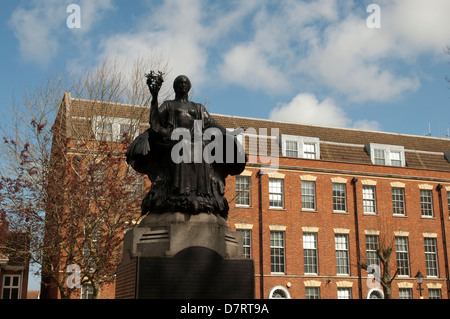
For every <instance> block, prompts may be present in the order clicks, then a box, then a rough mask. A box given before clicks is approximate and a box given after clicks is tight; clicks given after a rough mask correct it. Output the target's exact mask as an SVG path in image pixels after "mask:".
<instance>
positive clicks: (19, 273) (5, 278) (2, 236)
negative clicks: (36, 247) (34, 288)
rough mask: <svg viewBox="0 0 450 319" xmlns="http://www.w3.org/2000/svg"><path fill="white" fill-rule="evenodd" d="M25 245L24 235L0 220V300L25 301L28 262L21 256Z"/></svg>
mask: <svg viewBox="0 0 450 319" xmlns="http://www.w3.org/2000/svg"><path fill="white" fill-rule="evenodd" d="M27 245H28V244H27V238H26V236H25V234H23V233H17V232H11V231H9V230H8V225H7V223H6V221H5V220H3V219H0V299H27V292H28V270H29V261H28V260H26V259H25V258H24V257H23V254H21V253H22V250H23V249H24V247H27ZM19 250H20V256H19V253H17V252H18V251H19Z"/></svg>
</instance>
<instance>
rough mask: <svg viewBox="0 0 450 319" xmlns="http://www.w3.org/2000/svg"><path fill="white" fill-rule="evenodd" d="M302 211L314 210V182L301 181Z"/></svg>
mask: <svg viewBox="0 0 450 319" xmlns="http://www.w3.org/2000/svg"><path fill="white" fill-rule="evenodd" d="M302 209H311V210H315V209H316V182H309V181H302Z"/></svg>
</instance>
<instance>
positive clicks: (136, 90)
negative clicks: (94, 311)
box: [0, 57, 167, 298]
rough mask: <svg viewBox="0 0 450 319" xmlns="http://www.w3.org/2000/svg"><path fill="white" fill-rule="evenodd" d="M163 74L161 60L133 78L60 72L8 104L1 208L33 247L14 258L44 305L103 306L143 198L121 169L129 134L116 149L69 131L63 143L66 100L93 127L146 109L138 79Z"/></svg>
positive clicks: (113, 70)
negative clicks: (121, 108) (76, 302)
mask: <svg viewBox="0 0 450 319" xmlns="http://www.w3.org/2000/svg"><path fill="white" fill-rule="evenodd" d="M166 68H167V64H165V63H164V62H163V59H162V58H161V57H158V58H156V59H155V58H151V59H150V60H148V61H147V60H144V59H138V60H137V61H136V62H135V64H134V65H133V66H132V67H131V68H127V66H125V65H123V64H120V63H118V62H117V61H111V60H108V59H107V60H105V61H104V62H103V63H102V64H100V65H99V66H98V67H97V68H95V69H94V70H85V71H83V72H81V73H79V74H77V75H71V76H68V75H66V74H61V73H58V72H57V71H56V72H55V73H54V74H53V75H51V76H50V77H49V78H48V80H47V81H46V82H44V83H42V84H41V85H36V86H34V87H31V86H28V87H27V88H26V89H25V90H24V92H23V94H22V95H21V96H20V98H16V97H15V96H13V98H12V100H11V103H10V105H9V107H8V109H9V110H10V114H11V116H10V117H9V118H10V121H9V125H8V126H4V127H2V132H3V141H2V143H1V144H0V147H1V149H0V150H1V154H0V156H2V159H1V163H2V169H1V170H0V207H1V213H2V216H3V219H4V222H5V223H8V226H9V228H10V229H11V230H12V231H18V232H21V233H25V234H27V236H28V238H29V241H30V243H29V249H26V251H23V252H17V253H22V254H27V255H28V256H30V258H31V263H32V264H35V265H37V266H38V268H39V270H40V274H41V276H42V288H41V290H42V291H41V297H42V298H46V297H52V296H56V294H55V293H53V294H50V293H49V292H50V291H53V292H55V291H57V292H58V294H59V297H60V298H70V297H71V296H72V295H73V294H74V293H77V294H79V293H80V286H83V285H85V284H89V285H90V286H91V287H92V289H93V298H99V297H100V293H101V289H102V287H104V285H105V284H108V283H111V282H113V280H114V275H115V271H116V267H117V265H118V263H119V262H120V260H121V257H122V254H121V247H122V239H123V234H124V232H125V231H126V229H127V228H129V227H133V225H134V224H135V223H136V222H137V219H138V218H139V217H140V203H141V200H142V197H143V194H144V193H143V191H144V189H143V183H142V177H141V176H138V175H136V174H135V173H134V170H132V169H131V168H130V167H128V166H127V165H126V163H125V159H124V155H125V151H126V148H127V146H128V145H129V143H130V142H131V139H132V136H133V135H134V132H132V131H128V132H126V133H124V134H123V135H122V136H121V138H120V139H119V140H114V141H112V140H104V139H99V138H96V136H95V135H93V134H86V132H84V131H83V130H82V129H77V128H76V127H75V126H73V127H72V130H71V135H70V136H68V135H67V134H66V127H65V126H66V125H68V124H67V123H66V122H64V121H62V117H63V116H61V108H62V105H63V104H64V101H63V102H61V98H62V97H63V95H64V92H71V93H73V94H74V96H76V97H77V98H79V99H83V101H85V104H87V105H86V109H87V110H90V111H92V112H90V114H85V116H84V118H85V119H86V121H88V122H90V123H91V122H92V120H93V118H94V116H98V115H99V114H100V115H101V112H103V111H105V110H104V109H102V108H104V107H108V106H110V105H112V104H115V105H118V103H129V104H130V105H136V106H141V105H148V102H149V100H150V98H149V92H148V89H147V88H146V85H145V76H144V74H145V73H146V72H148V70H151V69H159V70H164V71H165V69H166ZM128 70H130V71H131V72H129V73H127V71H128ZM124 79H127V81H124ZM140 109H142V112H145V111H146V109H145V108H140ZM107 112H108V116H109V117H111V116H112V117H114V114H112V113H111V112H112V111H111V109H108V110H107ZM147 112H148V110H147ZM143 114H144V113H143ZM147 114H148V113H147ZM141 115H142V114H136V118H135V120H136V121H137V123H139V121H141V119H142V116H141ZM64 116H67V114H64ZM146 120H147V123H148V118H147V119H146ZM144 123H145V122H144ZM134 127H135V128H136V129H139V125H135V126H134ZM91 133H92V132H91ZM73 266H76V267H75V269H77V271H78V273H76V274H75V273H73V272H72V271H71V269H74V267H73ZM74 275H76V276H74ZM74 279H77V280H74Z"/></svg>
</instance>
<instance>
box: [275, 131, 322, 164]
mask: <svg viewBox="0 0 450 319" xmlns="http://www.w3.org/2000/svg"><path fill="white" fill-rule="evenodd" d="M287 142H293V143H296V144H297V158H303V159H317V160H318V159H320V139H318V138H317V137H307V136H297V135H287V134H281V137H280V143H281V153H282V155H283V156H288V155H287V151H288V148H287ZM308 144H313V145H314V151H315V152H314V158H311V157H310V156H309V155H308V154H312V153H309V152H305V145H308Z"/></svg>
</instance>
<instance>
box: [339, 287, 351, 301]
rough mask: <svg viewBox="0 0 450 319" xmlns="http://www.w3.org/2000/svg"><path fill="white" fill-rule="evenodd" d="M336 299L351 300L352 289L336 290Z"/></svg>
mask: <svg viewBox="0 0 450 319" xmlns="http://www.w3.org/2000/svg"><path fill="white" fill-rule="evenodd" d="M338 299H352V288H338Z"/></svg>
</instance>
